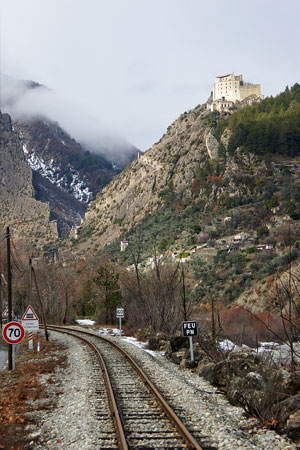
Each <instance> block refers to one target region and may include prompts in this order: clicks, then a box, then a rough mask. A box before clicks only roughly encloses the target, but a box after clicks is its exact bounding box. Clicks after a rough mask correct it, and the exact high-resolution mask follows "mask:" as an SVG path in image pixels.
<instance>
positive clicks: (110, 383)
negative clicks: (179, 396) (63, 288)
mask: <svg viewBox="0 0 300 450" xmlns="http://www.w3.org/2000/svg"><path fill="white" fill-rule="evenodd" d="M48 328H49V330H52V331H57V332H61V333H66V334H68V335H70V336H74V337H76V338H78V339H81V340H82V341H83V342H85V343H86V344H87V345H89V347H90V348H91V349H92V350H93V352H94V354H95V355H96V356H95V357H96V358H97V361H98V363H99V365H100V368H101V371H102V375H103V376H102V377H99V376H98V369H96V368H95V383H96V385H95V391H96V393H97V397H98V398H97V402H98V403H97V405H98V406H97V419H98V420H99V444H100V448H101V449H103V450H113V449H122V450H126V449H137V450H140V449H147V450H150V449H151V450H167V449H169V450H170V449H171V450H177V449H178V450H179V449H186V448H189V449H196V450H216V448H215V447H212V446H210V445H209V443H207V439H206V438H205V437H204V436H203V435H202V434H201V430H196V429H193V430H188V429H187V427H186V426H185V425H184V423H183V421H182V419H180V418H179V417H178V411H176V412H175V411H174V410H173V409H172V408H171V406H170V405H169V403H168V402H167V401H166V400H165V398H164V397H163V396H162V394H161V393H160V392H159V391H158V389H157V388H156V387H155V386H154V384H153V383H152V382H151V381H150V379H149V377H148V376H147V375H146V374H145V373H144V371H143V370H142V369H141V368H140V367H139V366H138V364H137V363H136V362H135V361H134V360H133V359H132V358H131V356H130V355H129V354H128V353H127V352H125V350H124V349H123V348H121V347H120V346H119V345H117V344H116V343H115V342H113V341H111V340H109V339H107V338H105V337H103V336H99V335H96V334H94V333H90V332H88V331H86V330H78V329H74V328H69V327H60V326H48ZM83 336H85V337H83ZM179 413H180V415H181V416H182V417H185V413H184V411H181V412H179Z"/></svg>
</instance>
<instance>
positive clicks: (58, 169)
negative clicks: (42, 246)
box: [0, 74, 138, 235]
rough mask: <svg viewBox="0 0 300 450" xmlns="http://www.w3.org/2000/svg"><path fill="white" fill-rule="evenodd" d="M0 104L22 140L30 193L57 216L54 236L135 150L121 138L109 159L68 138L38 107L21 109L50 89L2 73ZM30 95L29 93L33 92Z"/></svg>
mask: <svg viewBox="0 0 300 450" xmlns="http://www.w3.org/2000/svg"><path fill="white" fill-rule="evenodd" d="M0 82H1V97H0V107H2V108H3V110H5V111H6V110H8V111H11V113H12V118H13V127H14V130H15V131H17V132H18V133H19V136H20V138H21V140H22V143H23V151H24V154H25V157H26V160H27V162H28V164H29V165H30V167H31V168H32V170H33V174H34V176H33V186H34V193H35V194H34V195H35V198H36V199H37V200H41V201H42V202H49V205H50V211H51V219H55V220H57V224H58V232H59V235H64V234H65V233H67V232H68V231H69V230H70V229H71V228H72V226H74V225H78V224H79V223H80V221H81V219H82V217H83V215H84V212H85V210H86V207H87V205H88V203H89V202H90V201H91V200H92V199H94V198H95V196H96V194H97V192H99V191H100V190H101V189H102V188H103V187H104V186H105V185H106V184H107V183H108V182H109V181H110V180H111V179H112V178H113V177H114V176H115V175H116V174H117V173H119V172H120V171H121V170H122V169H123V168H124V165H126V164H127V163H128V162H129V161H131V160H132V159H133V158H134V157H135V156H136V154H137V152H138V151H137V149H136V148H135V147H133V146H131V145H130V144H128V143H125V142H124V143H123V142H122V144H120V145H119V147H118V148H117V149H115V153H114V154H115V157H114V160H113V161H109V160H108V159H107V158H106V157H105V156H101V153H102V154H108V152H107V149H106V148H105V146H103V145H102V146H101V142H100V143H99V145H98V146H94V147H93V152H91V151H89V148H88V147H87V146H84V145H81V144H80V143H79V142H77V141H76V140H75V139H73V138H72V137H71V136H70V135H69V134H68V133H67V132H66V131H65V130H63V129H62V128H61V126H60V125H59V124H58V123H57V122H54V121H53V120H50V119H49V118H48V117H47V116H45V115H42V114H41V113H40V112H37V113H33V112H32V111H31V112H28V113H27V112H26V108H29V107H28V106H26V105H28V104H29V103H30V102H32V103H33V104H34V102H35V101H36V99H37V98H39V96H43V95H45V93H46V94H48V93H49V92H50V90H49V89H48V88H46V87H45V86H43V85H41V84H39V83H36V82H33V81H20V80H14V79H13V78H11V77H7V76H5V75H3V74H1V77H0ZM33 94H34V97H32V95H33Z"/></svg>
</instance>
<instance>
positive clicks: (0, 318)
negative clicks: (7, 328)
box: [0, 273, 3, 328]
mask: <svg viewBox="0 0 300 450" xmlns="http://www.w3.org/2000/svg"><path fill="white" fill-rule="evenodd" d="M2 312H3V306H2V273H0V327H1V328H2V325H3V321H2Z"/></svg>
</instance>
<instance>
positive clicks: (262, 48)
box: [0, 0, 300, 150]
mask: <svg viewBox="0 0 300 450" xmlns="http://www.w3.org/2000/svg"><path fill="white" fill-rule="evenodd" d="M0 5H1V7H0V8H1V9H0V13H1V19H0V20H1V23H0V30H1V31H0V38H1V41H0V71H1V72H3V73H5V74H6V75H11V76H14V77H16V78H19V79H31V80H35V81H37V82H39V83H42V84H44V85H46V86H48V87H50V88H51V89H53V91H54V92H55V94H56V99H57V100H56V101H57V105H59V107H58V109H59V112H60V114H58V119H59V120H61V121H62V122H63V125H64V126H65V127H66V128H68V131H69V132H70V133H72V134H73V135H74V137H75V138H77V139H80V137H81V136H85V134H93V133H97V132H99V133H100V134H101V133H103V134H105V133H107V134H109V133H114V134H116V135H119V136H122V137H124V138H125V139H126V140H128V141H129V142H131V143H132V144H134V145H135V146H137V147H138V148H140V149H142V150H146V149H147V148H149V147H151V145H152V144H153V143H155V142H156V141H158V140H159V139H160V137H161V136H162V134H163V133H164V132H165V131H166V128H167V127H168V126H169V125H170V124H171V123H172V122H173V121H174V120H175V119H176V118H177V117H178V116H179V115H180V114H181V113H183V112H184V111H186V110H188V109H191V108H193V107H195V106H196V105H198V104H199V103H204V102H205V101H206V100H207V98H208V97H209V94H210V91H211V90H212V86H213V83H214V79H215V77H216V76H217V75H222V74H225V73H231V72H235V73H236V74H240V73H241V74H243V75H244V79H245V81H250V82H253V83H260V84H261V89H262V93H263V94H264V95H276V94H278V93H279V92H281V91H282V90H283V89H284V88H285V86H286V85H289V86H291V85H293V84H294V83H295V82H300V59H299V45H300V27H299V17H300V1H299V0H284V1H282V0H252V1H248V2H247V1H241V0H226V1H224V0H214V1H209V0H109V1H107V0H105V1H104V0H0ZM54 109H55V108H54ZM62 116H64V117H63V118H62ZM91 124H92V125H91Z"/></svg>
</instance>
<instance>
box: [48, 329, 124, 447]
mask: <svg viewBox="0 0 300 450" xmlns="http://www.w3.org/2000/svg"><path fill="white" fill-rule="evenodd" d="M48 328H49V329H51V330H53V331H54V330H55V331H58V328H62V327H55V326H48ZM60 331H61V332H63V333H66V334H68V335H70V336H73V337H76V338H77V339H80V340H82V341H83V342H85V343H86V344H88V345H89V346H90V347H91V348H92V349H93V350H94V352H95V353H96V356H97V358H98V360H99V363H100V367H101V370H102V374H103V378H104V382H105V385H106V388H107V392H108V400H109V407H110V411H111V415H112V418H113V421H114V425H115V429H116V433H117V441H118V447H119V449H120V450H128V445H127V441H126V438H125V434H124V430H123V425H122V422H121V419H120V414H119V410H118V407H117V402H116V399H115V395H114V392H113V388H112V385H111V382H110V378H109V374H108V370H107V367H106V365H105V362H104V359H103V357H102V355H101V353H100V351H99V350H98V349H97V347H96V346H95V345H94V344H93V343H92V342H90V341H88V340H87V339H85V338H83V337H82V336H78V335H76V334H74V333H72V332H71V331H70V330H68V329H63V330H60ZM72 331H77V330H72ZM96 337H97V336H96Z"/></svg>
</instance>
